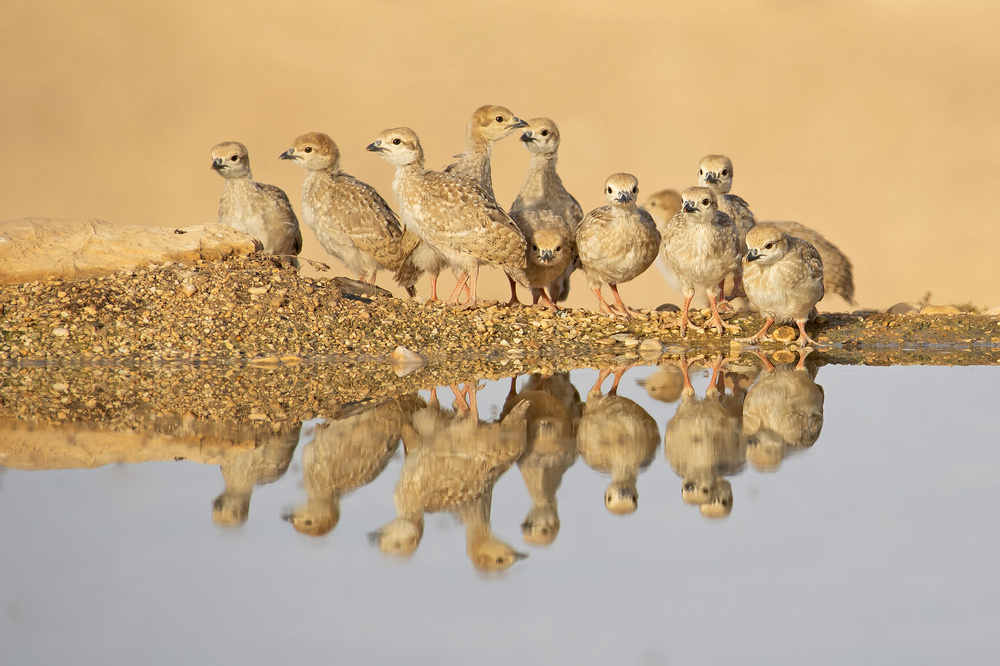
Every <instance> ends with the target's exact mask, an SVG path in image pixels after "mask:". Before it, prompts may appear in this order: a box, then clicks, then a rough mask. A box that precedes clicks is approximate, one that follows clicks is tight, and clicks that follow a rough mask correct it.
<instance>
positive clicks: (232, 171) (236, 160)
mask: <svg viewBox="0 0 1000 666" xmlns="http://www.w3.org/2000/svg"><path fill="white" fill-rule="evenodd" d="M212 169H214V170H215V171H216V172H217V173H218V174H219V175H220V176H222V177H223V178H250V177H251V176H250V155H249V153H247V147H246V146H244V145H243V144H242V143H240V142H239V141H225V142H223V143H219V144H216V145H215V146H214V147H213V148H212Z"/></svg>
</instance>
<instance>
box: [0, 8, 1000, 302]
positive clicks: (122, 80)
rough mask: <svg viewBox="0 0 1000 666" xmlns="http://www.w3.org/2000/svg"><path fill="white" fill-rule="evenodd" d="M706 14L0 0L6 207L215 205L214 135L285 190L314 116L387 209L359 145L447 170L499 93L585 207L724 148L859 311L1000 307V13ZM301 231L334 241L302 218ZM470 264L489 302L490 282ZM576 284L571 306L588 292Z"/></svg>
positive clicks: (516, 151) (523, 155) (744, 181)
mask: <svg viewBox="0 0 1000 666" xmlns="http://www.w3.org/2000/svg"><path fill="white" fill-rule="evenodd" d="M946 4H947V5H948V8H947V9H945V8H944V7H943V6H944V5H946ZM704 6H705V3H702V2H683V3H669V2H664V1H663V0H657V1H655V2H637V3H629V5H628V6H627V7H626V6H625V3H622V4H621V5H615V4H614V3H603V2H602V3H597V2H593V3H591V2H579V1H575V0H568V1H558V2H544V1H539V2H531V3H518V2H502V3H480V4H472V3H459V2H433V1H424V2H406V1H382V2H377V1H370V2H329V1H325V2H312V1H309V2H307V1H302V0H300V1H298V2H294V3H284V6H283V7H282V8H278V3H266V2H262V1H260V0H241V1H239V2H204V1H203V0H202V1H198V2H192V1H190V0H183V1H173V2H164V3H146V2H140V3H136V2H116V1H91V2H69V1H66V2H37V1H29V2H21V1H16V2H13V3H7V5H6V6H5V10H4V20H3V21H2V23H0V62H2V71H0V90H2V95H3V102H2V104H0V127H2V130H0V132H2V134H0V136H2V142H0V145H2V150H0V182H2V183H3V186H2V196H0V220H2V219H11V218H17V217H23V216H29V215H36V216H58V217H99V218H103V219H106V220H109V221H112V222H115V223H120V224H150V225H189V224H195V223H200V222H208V221H211V220H213V219H214V218H215V216H216V209H217V202H218V196H219V193H220V191H221V189H222V180H221V179H220V178H219V177H218V176H216V175H215V174H214V173H212V172H211V170H210V169H209V164H210V158H209V152H210V149H211V147H212V145H213V144H215V143H217V142H219V141H223V140H238V141H242V142H244V143H245V144H247V146H248V147H249V149H250V154H251V159H252V166H253V172H254V175H255V177H256V179H257V180H260V181H263V182H268V183H274V184H276V185H279V186H281V187H283V188H284V189H285V190H286V191H287V192H288V193H289V196H290V197H291V199H292V202H293V203H294V204H295V205H296V206H298V201H299V192H300V185H301V180H302V176H303V174H304V172H303V171H302V170H301V169H299V168H296V167H295V166H293V165H291V164H289V163H287V162H279V161H278V159H277V158H278V155H279V153H281V152H282V151H284V150H285V149H286V148H287V147H288V146H289V145H290V143H291V140H292V139H293V138H294V137H295V136H296V135H298V134H301V133H304V132H307V131H313V130H315V131H323V132H327V133H329V134H330V135H332V136H333V137H334V139H335V140H336V141H337V142H338V144H339V146H340V149H341V152H342V153H343V165H344V167H345V168H346V170H348V171H349V172H351V173H353V174H354V175H356V176H358V177H360V178H362V179H364V180H366V181H368V182H370V183H371V184H373V185H374V186H375V187H376V188H378V189H379V191H381V192H382V193H383V195H384V196H386V198H387V199H388V200H389V201H390V203H393V204H394V203H395V201H394V199H393V197H392V191H391V181H392V170H391V167H390V166H389V165H387V164H386V163H385V162H383V161H382V160H380V159H378V158H377V157H376V156H374V155H372V154H370V153H366V152H365V151H364V147H365V145H366V144H368V143H369V142H370V141H371V140H372V139H373V138H374V137H375V135H376V134H377V133H378V132H379V131H380V130H382V129H384V128H386V127H393V126H398V125H409V126H411V127H413V128H414V129H415V130H416V131H417V132H418V133H419V134H420V136H421V139H422V141H423V143H424V146H425V150H426V153H427V158H428V164H429V166H431V167H433V168H439V167H441V166H443V165H445V164H447V163H448V162H449V161H450V158H451V156H452V155H454V154H456V153H458V152H460V151H461V150H462V148H463V139H464V131H465V123H466V120H467V118H468V116H469V114H470V113H471V111H472V110H473V109H474V108H475V107H477V106H479V105H480V104H484V103H494V104H504V105H506V106H509V107H510V108H511V109H512V110H513V111H514V113H516V114H518V115H519V116H521V117H523V118H531V117H533V116H540V115H546V116H549V117H551V118H553V119H554V120H556V122H557V123H559V126H560V129H561V131H562V134H563V148H562V151H561V162H560V171H561V173H562V176H563V180H564V181H565V183H566V185H567V187H568V188H569V189H570V190H571V191H572V192H573V193H574V194H575V195H576V197H577V198H578V199H579V200H580V202H581V204H583V207H584V209H585V210H589V209H590V208H593V207H595V206H598V205H602V204H603V203H604V202H603V199H602V184H603V181H604V178H605V177H606V176H607V175H608V174H609V173H612V172H615V171H630V172H632V173H634V174H636V176H637V177H638V178H639V183H640V189H641V190H642V192H640V198H643V197H644V195H646V194H649V193H650V192H652V191H654V190H655V189H659V188H662V187H675V188H678V189H680V188H683V187H686V186H688V185H691V184H694V181H695V178H696V173H697V163H698V159H699V158H700V157H701V156H702V155H704V154H706V153H710V152H724V153H727V154H729V155H730V156H731V157H732V158H733V159H734V161H735V164H736V179H735V186H734V192H736V193H738V194H740V195H742V196H743V197H744V198H746V199H747V200H748V201H750V203H751V204H752V205H753V208H754V211H755V212H756V213H757V215H758V217H760V218H764V219H767V218H771V219H774V218H779V219H795V220H799V221H801V222H804V223H806V224H809V225H811V226H813V227H815V228H816V229H819V230H821V231H822V232H824V233H825V234H827V236H828V237H829V238H830V239H831V240H833V241H834V242H836V243H837V244H839V245H840V246H841V248H843V249H844V250H845V251H847V253H848V254H849V255H850V256H851V257H852V258H853V260H854V262H855V266H856V282H857V295H858V299H859V300H860V302H861V304H862V305H863V306H871V307H885V306H887V305H890V304H892V303H894V302H896V301H900V300H912V299H916V298H919V297H920V296H922V295H923V293H924V292H925V291H928V290H931V291H933V292H934V300H935V301H936V302H967V301H970V300H971V301H972V302H974V303H975V304H977V305H984V306H986V305H998V304H1000V288H998V287H997V278H998V277H1000V269H998V268H997V254H998V246H1000V225H998V224H997V206H996V203H995V202H996V198H997V196H996V189H997V185H996V184H997V182H998V177H1000V159H998V150H997V149H998V147H1000V112H998V101H1000V49H998V46H997V45H998V40H997V38H996V34H997V30H998V28H1000V5H998V4H997V3H995V2H985V1H984V2H972V1H970V2H960V3H944V2H928V1H921V0H898V1H888V0H887V1H884V2H876V1H874V0H871V1H867V2H866V1H861V0H859V1H855V2H850V1H844V2H841V1H837V2H797V1H793V0H786V1H780V0H772V1H770V2H733V1H730V0H717V1H715V2H713V3H711V6H712V8H713V11H708V10H706V9H704V8H703V7H704ZM527 163H528V155H527V152H526V151H525V150H524V149H523V148H522V147H521V146H520V145H519V142H518V141H517V140H516V138H514V137H512V138H509V139H506V140H505V141H504V142H503V143H501V144H499V145H498V147H497V149H496V151H495V156H494V167H493V173H494V183H495V189H496V192H497V195H498V198H499V200H500V202H501V204H503V205H505V206H507V205H509V204H510V202H511V201H512V200H513V198H514V196H515V195H516V193H517V190H518V187H519V186H520V182H521V179H522V177H523V174H524V170H525V168H526V166H527ZM305 243H306V248H305V255H306V256H307V257H310V258H315V259H323V258H324V257H325V254H324V252H323V250H322V249H321V248H320V247H319V246H318V244H317V241H316V239H315V237H314V236H313V235H312V234H311V232H306V233H305ZM337 269H338V272H339V271H340V269H341V267H340V266H339V265H337ZM486 273H488V274H489V276H490V277H492V279H491V280H490V281H489V282H487V283H486V284H487V287H486V288H484V289H483V291H482V292H481V293H482V294H483V295H485V296H486V297H492V298H499V297H502V296H504V295H505V290H506V286H505V281H504V280H501V279H500V276H499V273H498V272H497V271H493V270H489V271H486ZM577 279H578V280H579V281H578V282H575V284H574V289H575V294H574V297H573V298H572V300H571V304H573V305H586V306H588V307H589V306H591V305H592V302H591V296H590V294H589V293H587V292H586V288H585V283H584V281H583V279H582V277H580V278H577ZM379 281H380V283H382V284H383V285H384V286H391V287H393V288H394V291H396V292H397V293H399V290H398V288H396V287H395V285H391V284H390V283H389V279H388V276H387V275H385V274H383V276H381V277H380V280H379ZM452 284H453V282H452V280H451V278H450V277H448V278H447V279H446V280H445V288H446V289H447V288H450V286H451V285H452ZM420 289H421V292H422V293H424V294H426V286H425V284H424V283H422V284H421V285H420ZM622 293H623V296H624V297H625V299H626V300H627V301H628V302H629V303H630V304H632V305H635V306H648V305H655V304H657V303H659V302H662V301H665V300H675V298H676V295H675V294H674V293H673V292H671V291H670V289H669V287H667V286H666V284H665V283H664V282H663V280H662V279H661V278H660V277H659V275H658V274H657V273H656V272H655V271H651V272H648V273H647V274H646V275H644V276H643V277H641V278H640V279H639V280H637V281H635V282H633V283H631V284H628V285H626V286H624V287H623V288H622ZM825 304H826V306H827V308H828V309H830V308H840V307H843V302H842V301H839V300H836V299H830V301H829V302H827V303H825Z"/></svg>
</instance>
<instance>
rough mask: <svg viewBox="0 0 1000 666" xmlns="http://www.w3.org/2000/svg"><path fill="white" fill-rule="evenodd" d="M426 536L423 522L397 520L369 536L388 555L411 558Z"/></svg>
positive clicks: (405, 519)
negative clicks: (422, 538)
mask: <svg viewBox="0 0 1000 666" xmlns="http://www.w3.org/2000/svg"><path fill="white" fill-rule="evenodd" d="M423 535H424V525H423V521H422V520H420V521H415V520H410V519H408V518H396V519H395V520H393V521H390V522H388V523H386V524H385V525H383V526H382V527H380V528H378V529H377V530H375V531H374V532H372V533H371V534H369V535H368V540H369V541H371V542H372V543H374V544H377V545H378V548H379V550H381V551H382V552H383V553H385V554H386V555H393V556H396V557H409V556H410V555H413V553H414V552H415V551H416V550H417V546H419V545H420V539H421V537H423Z"/></svg>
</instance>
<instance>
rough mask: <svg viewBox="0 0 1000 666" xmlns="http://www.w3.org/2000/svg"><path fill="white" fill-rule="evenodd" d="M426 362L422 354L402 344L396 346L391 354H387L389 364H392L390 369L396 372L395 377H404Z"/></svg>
mask: <svg viewBox="0 0 1000 666" xmlns="http://www.w3.org/2000/svg"><path fill="white" fill-rule="evenodd" d="M426 363H427V361H426V360H425V359H424V357H423V356H421V355H420V354H418V353H416V352H415V351H412V350H410V349H407V348H406V347H404V346H402V345H400V346H398V347H396V348H395V349H394V350H393V352H392V355H390V356H389V364H390V365H391V366H392V371H393V372H395V373H396V376H397V377H405V376H406V375H408V374H410V373H412V372H416V371H417V370H419V369H420V368H422V367H424V365H426Z"/></svg>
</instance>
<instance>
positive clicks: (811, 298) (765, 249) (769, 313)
mask: <svg viewBox="0 0 1000 666" xmlns="http://www.w3.org/2000/svg"><path fill="white" fill-rule="evenodd" d="M747 247H748V248H749V250H748V251H747V256H746V257H745V258H744V259H743V286H744V289H745V290H746V294H747V298H749V299H750V303H751V305H753V306H754V308H756V309H757V310H759V311H760V313H761V314H762V315H764V318H765V319H764V326H763V327H762V328H761V329H760V330H759V331H757V333H756V334H755V335H753V336H752V337H750V338H743V339H742V340H741V341H742V342H749V343H757V342H760V340H762V339H763V338H764V336H766V335H767V331H768V329H769V328H770V327H771V325H772V324H774V323H775V322H778V323H779V324H782V323H785V322H789V321H794V322H795V324H796V325H797V326H798V327H799V337H798V339H797V340H796V344H798V345H799V346H800V347H804V346H805V345H807V344H811V345H818V344H819V343H817V342H816V341H815V340H813V339H812V338H810V337H809V336H808V335H807V334H806V320H807V319H808V318H809V316H810V313H812V312H813V311H814V308H815V307H816V303H818V302H819V300H820V299H821V298H823V260H822V259H820V256H819V252H817V251H816V248H814V247H813V246H812V245H810V244H809V243H807V242H806V241H804V240H802V239H799V238H795V237H794V236H789V235H788V234H786V233H784V232H783V231H781V230H780V229H778V228H777V227H775V226H772V225H770V224H761V225H758V226H756V227H754V228H753V229H751V230H750V232H749V233H748V234H747Z"/></svg>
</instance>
